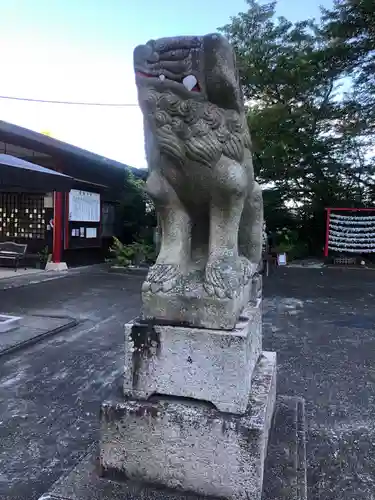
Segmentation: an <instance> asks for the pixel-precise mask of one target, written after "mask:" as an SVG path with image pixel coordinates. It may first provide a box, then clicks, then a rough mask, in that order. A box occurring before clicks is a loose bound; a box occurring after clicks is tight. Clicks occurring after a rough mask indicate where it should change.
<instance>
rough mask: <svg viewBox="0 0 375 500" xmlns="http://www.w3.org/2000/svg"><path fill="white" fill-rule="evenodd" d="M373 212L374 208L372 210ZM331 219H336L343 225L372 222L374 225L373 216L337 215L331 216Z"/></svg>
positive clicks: (374, 218) (374, 216)
mask: <svg viewBox="0 0 375 500" xmlns="http://www.w3.org/2000/svg"><path fill="white" fill-rule="evenodd" d="M374 211H375V208H374ZM331 219H338V220H339V221H340V222H343V223H344V224H345V221H356V222H360V221H372V222H374V223H375V215H364V216H362V215H339V214H331Z"/></svg>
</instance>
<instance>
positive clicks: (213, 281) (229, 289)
mask: <svg viewBox="0 0 375 500" xmlns="http://www.w3.org/2000/svg"><path fill="white" fill-rule="evenodd" d="M236 267H237V266H233V265H232V264H231V263H229V262H226V261H225V260H224V259H223V260H220V259H219V260H217V261H214V262H212V263H210V262H209V263H208V264H207V266H206V272H205V281H204V288H205V290H206V292H207V294H208V295H210V296H216V297H219V298H220V299H224V298H225V297H228V298H230V299H232V298H233V297H234V296H235V295H236V294H237V293H238V291H239V288H240V281H239V277H238V272H237V269H236Z"/></svg>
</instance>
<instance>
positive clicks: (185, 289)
mask: <svg viewBox="0 0 375 500" xmlns="http://www.w3.org/2000/svg"><path fill="white" fill-rule="evenodd" d="M252 286H253V285H252V281H251V280H250V281H249V282H248V283H247V284H246V285H244V286H243V287H242V288H241V289H240V290H239V291H238V292H237V294H236V295H235V296H234V297H232V298H229V297H224V298H219V297H216V296H213V297H211V296H208V295H207V294H206V292H205V290H204V288H203V286H202V284H201V282H200V281H199V280H197V281H196V282H195V281H194V280H193V279H191V281H187V283H186V284H185V285H184V286H182V287H181V290H172V291H170V292H163V291H158V292H152V291H147V292H142V304H143V307H142V317H143V319H145V320H151V321H155V322H158V321H166V320H168V321H171V322H178V323H179V324H184V325H187V326H192V327H196V328H212V329H218V330H232V329H233V328H235V326H236V323H237V321H238V319H239V317H240V315H241V313H242V310H243V308H244V307H245V306H246V304H247V303H248V302H249V300H250V295H251V290H252Z"/></svg>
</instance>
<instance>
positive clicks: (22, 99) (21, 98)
mask: <svg viewBox="0 0 375 500" xmlns="http://www.w3.org/2000/svg"><path fill="white" fill-rule="evenodd" d="M0 99H9V100H12V101H26V102H41V103H45V104H71V105H73V106H107V107H112V108H127V107H138V104H136V103H128V104H126V103H111V102H107V103H106V102H73V101H48V100H46V99H28V98H26V97H10V96H3V95H1V96H0Z"/></svg>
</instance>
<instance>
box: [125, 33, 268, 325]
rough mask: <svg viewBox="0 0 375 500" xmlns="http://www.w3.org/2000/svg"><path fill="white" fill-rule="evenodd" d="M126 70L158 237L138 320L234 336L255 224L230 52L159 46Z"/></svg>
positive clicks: (181, 41)
mask: <svg viewBox="0 0 375 500" xmlns="http://www.w3.org/2000/svg"><path fill="white" fill-rule="evenodd" d="M134 69H135V75H136V84H137V88H138V98H139V104H140V107H141V110H142V113H143V117H144V130H145V148H146V157H147V161H148V166H149V177H148V180H147V191H148V193H149V194H150V196H151V198H152V199H153V201H154V203H155V207H156V211H157V215H158V219H159V224H160V227H161V232H162V239H161V247H160V253H159V256H158V258H157V260H156V263H155V265H154V266H153V267H152V268H151V269H150V271H149V274H148V276H147V278H146V281H145V283H144V284H143V288H142V293H143V309H144V310H143V314H144V318H145V319H163V320H167V321H168V320H169V321H171V322H176V321H177V322H180V323H183V324H186V325H191V326H198V327H206V328H224V329H232V328H233V327H234V326H235V324H236V322H237V321H238V319H239V317H240V314H241V311H242V308H243V306H244V304H245V303H246V302H248V301H249V295H250V289H251V281H252V278H253V275H254V273H255V272H256V270H257V268H258V265H259V262H260V260H261V252H262V225H263V205H262V193H261V190H260V187H259V185H258V184H257V183H256V182H255V180H254V171H253V164H252V158H251V140H250V133H249V130H248V126H247V122H246V116H245V108H244V103H243V96H242V92H241V86H240V82H239V76H238V71H237V68H236V60H235V55H234V51H233V49H232V47H231V45H230V44H229V43H228V41H227V40H226V39H225V38H223V37H222V36H221V35H218V34H210V35H206V36H203V37H196V36H191V37H189V36H185V37H174V38H161V39H158V40H150V41H149V42H147V43H146V44H145V45H140V46H138V47H136V49H135V50H134Z"/></svg>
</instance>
